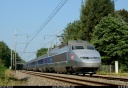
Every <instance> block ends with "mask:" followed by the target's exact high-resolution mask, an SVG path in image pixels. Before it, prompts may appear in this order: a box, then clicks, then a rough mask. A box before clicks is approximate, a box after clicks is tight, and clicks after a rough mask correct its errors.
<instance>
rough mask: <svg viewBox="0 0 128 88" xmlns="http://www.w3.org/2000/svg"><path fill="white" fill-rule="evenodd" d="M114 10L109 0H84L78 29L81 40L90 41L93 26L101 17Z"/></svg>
mask: <svg viewBox="0 0 128 88" xmlns="http://www.w3.org/2000/svg"><path fill="white" fill-rule="evenodd" d="M113 12H114V3H113V2H112V1H111V0H86V1H85V4H84V3H83V4H82V6H81V14H80V23H81V24H80V27H81V30H80V31H79V34H80V38H81V40H87V41H90V40H91V38H92V36H93V35H92V33H93V31H94V29H95V26H96V25H97V24H98V23H99V22H100V20H101V19H102V17H104V16H107V15H108V14H109V13H113Z"/></svg>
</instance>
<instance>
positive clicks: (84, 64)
mask: <svg viewBox="0 0 128 88" xmlns="http://www.w3.org/2000/svg"><path fill="white" fill-rule="evenodd" d="M100 65H101V57H100V54H99V52H98V51H97V50H96V49H95V48H94V46H93V45H92V44H90V43H88V42H87V41H78V40H77V41H76V40H74V41H69V42H68V43H63V44H62V45H60V46H58V47H56V48H54V49H51V50H49V51H48V53H47V54H45V55H43V56H40V57H38V58H35V59H34V60H31V61H29V62H27V63H26V64H24V67H23V68H24V69H25V70H34V71H42V72H57V73H70V74H72V73H75V74H77V75H78V74H83V75H85V74H90V76H92V75H93V74H96V71H97V70H98V68H99V67H100Z"/></svg>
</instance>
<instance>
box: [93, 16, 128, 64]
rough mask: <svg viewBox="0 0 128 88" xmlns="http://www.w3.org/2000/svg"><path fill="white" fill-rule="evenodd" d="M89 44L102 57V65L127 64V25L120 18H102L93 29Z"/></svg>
mask: <svg viewBox="0 0 128 88" xmlns="http://www.w3.org/2000/svg"><path fill="white" fill-rule="evenodd" d="M93 35H94V37H93V39H92V40H91V42H92V43H93V44H94V45H95V46H96V48H97V49H98V51H99V52H100V54H101V56H102V62H103V63H104V64H111V63H114V61H115V60H118V61H119V62H120V64H128V41H127V40H128V25H127V23H126V22H124V21H123V20H122V19H120V17H116V18H114V17H112V16H111V15H109V16H106V17H104V18H103V19H102V20H101V21H100V23H99V24H98V25H97V26H96V27H95V31H94V33H93Z"/></svg>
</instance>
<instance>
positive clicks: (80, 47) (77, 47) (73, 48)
mask: <svg viewBox="0 0 128 88" xmlns="http://www.w3.org/2000/svg"><path fill="white" fill-rule="evenodd" d="M78 49H89V50H94V49H95V48H94V47H93V46H85V47H84V46H72V50H78Z"/></svg>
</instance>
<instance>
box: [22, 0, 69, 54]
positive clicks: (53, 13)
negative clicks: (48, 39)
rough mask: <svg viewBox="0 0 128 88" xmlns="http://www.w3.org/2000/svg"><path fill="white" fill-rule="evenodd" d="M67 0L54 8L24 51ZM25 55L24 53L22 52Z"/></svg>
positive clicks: (63, 0) (62, 0)
mask: <svg viewBox="0 0 128 88" xmlns="http://www.w3.org/2000/svg"><path fill="white" fill-rule="evenodd" d="M66 2H67V0H61V1H60V2H59V4H58V5H57V7H56V8H55V9H54V10H53V12H52V13H51V14H50V15H49V17H48V18H47V19H46V20H45V22H44V23H43V24H42V25H41V27H40V29H39V30H38V31H36V32H35V33H36V34H35V35H34V36H33V37H32V38H31V40H30V41H29V42H28V43H27V44H26V46H25V49H24V51H23V53H24V52H25V50H26V48H27V47H28V45H29V44H30V43H31V41H32V40H33V39H34V38H35V37H36V36H37V35H38V34H39V33H40V32H41V30H42V29H44V27H45V26H46V25H47V24H48V23H49V22H50V20H51V19H52V18H53V17H54V16H55V15H56V14H57V12H58V11H59V10H60V9H61V8H62V7H63V6H64V5H65V4H66ZM22 55H23V54H22Z"/></svg>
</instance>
